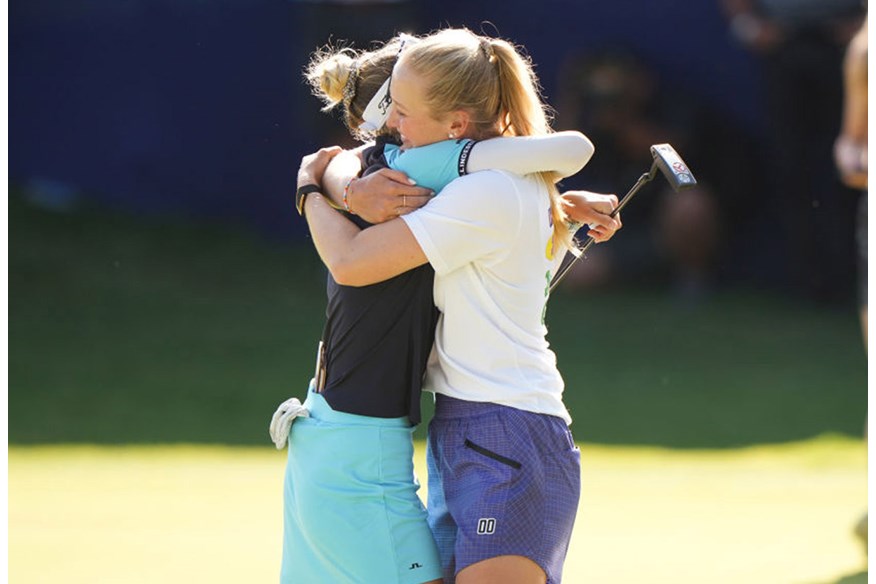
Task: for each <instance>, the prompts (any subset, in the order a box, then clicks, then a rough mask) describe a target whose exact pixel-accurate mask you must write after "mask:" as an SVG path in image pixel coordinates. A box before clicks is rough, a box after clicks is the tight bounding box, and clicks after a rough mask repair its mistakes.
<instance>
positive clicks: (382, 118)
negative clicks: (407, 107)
mask: <svg viewBox="0 0 876 584" xmlns="http://www.w3.org/2000/svg"><path fill="white" fill-rule="evenodd" d="M390 79H391V77H387V78H386V81H384V82H383V85H381V86H380V89H378V90H377V93H375V94H374V97H372V98H371V101H369V102H368V107H366V108H365V112H364V113H363V114H362V120H363V121H362V123H361V124H359V130H361V131H363V132H376V131H377V130H379V129H380V128H382V127H383V125H384V124H385V123H386V120H387V118H389V108H390V106H391V105H392V98H391V97H390V96H389V80H390Z"/></svg>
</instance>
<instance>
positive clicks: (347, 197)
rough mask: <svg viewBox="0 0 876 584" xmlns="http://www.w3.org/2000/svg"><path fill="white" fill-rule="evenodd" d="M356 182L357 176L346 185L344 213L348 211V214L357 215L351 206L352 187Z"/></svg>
mask: <svg viewBox="0 0 876 584" xmlns="http://www.w3.org/2000/svg"><path fill="white" fill-rule="evenodd" d="M354 180H356V177H355V176H354V177H353V178H351V179H350V180H348V181H347V184H346V185H344V199H343V203H344V211H346V212H347V213H350V214H352V215H355V213H353V208H352V207H351V206H350V185H352V184H353V181H354Z"/></svg>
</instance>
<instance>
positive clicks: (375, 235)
mask: <svg viewBox="0 0 876 584" xmlns="http://www.w3.org/2000/svg"><path fill="white" fill-rule="evenodd" d="M341 152H342V151H341V149H340V148H337V147H334V148H323V149H322V150H320V151H319V152H316V153H314V154H310V155H308V156H305V157H304V158H303V159H302V161H301V167H300V169H299V170H298V186H299V187H301V186H304V185H306V184H316V185H319V184H320V182H322V181H323V179H324V175H325V174H326V167H327V166H328V165H329V162H330V161H331V160H332V159H333V158H336V157H337V156H338V155H339V154H340V153H341ZM325 178H326V179H328V180H333V179H330V178H329V177H327V176H325ZM304 215H305V217H306V219H307V224H308V226H309V227H310V234H311V236H312V237H313V243H314V245H315V246H316V250H317V252H318V253H319V256H320V258H322V261H323V263H325V265H326V267H327V268H328V269H329V272H331V274H332V277H333V278H334V279H335V281H336V282H337V283H338V284H341V285H345V286H365V285H367V284H373V283H375V282H382V281H383V280H387V279H389V278H391V277H393V276H397V275H398V274H401V273H402V272H406V271H408V270H410V269H413V268H416V267H417V266H421V265H423V264H425V263H426V262H427V259H426V256H425V254H424V253H423V251H422V249H420V246H419V244H418V243H417V240H416V239H415V238H414V236H413V234H412V233H411V231H410V229H408V227H407V225H406V224H405V222H404V221H402V220H400V219H395V220H392V221H389V222H386V223H383V224H381V225H375V226H374V227H370V228H368V229H364V230H360V229H359V228H358V227H357V226H356V225H355V224H354V223H352V222H351V221H349V220H348V219H347V218H346V217H344V216H343V215H342V214H340V213H338V212H336V211H335V210H334V209H333V208H332V206H331V205H330V204H329V202H328V200H327V199H326V197H324V196H323V195H322V194H321V193H312V194H310V195H308V197H307V199H306V200H305V204H304Z"/></svg>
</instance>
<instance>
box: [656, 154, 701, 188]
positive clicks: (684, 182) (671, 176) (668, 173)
mask: <svg viewBox="0 0 876 584" xmlns="http://www.w3.org/2000/svg"><path fill="white" fill-rule="evenodd" d="M651 156H653V157H654V164H656V165H657V168H659V169H660V172H662V173H663V176H665V177H666V180H668V181H669V184H670V185H672V189H673V190H674V191H676V192H677V191H680V190H682V189H687V188H690V187H692V186H694V185H696V184H697V179H695V178H694V175H693V173H692V172H691V171H690V169H689V168H688V167H687V165H686V164H685V163H684V160H682V159H681V156H679V155H678V152H676V151H675V148H673V147H672V146H670V145H669V144H654V145H653V146H651Z"/></svg>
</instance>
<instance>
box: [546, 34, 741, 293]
mask: <svg viewBox="0 0 876 584" xmlns="http://www.w3.org/2000/svg"><path fill="white" fill-rule="evenodd" d="M560 79H561V80H562V82H561V83H560V86H559V88H558V99H557V110H558V112H559V113H558V116H559V117H558V120H557V124H556V126H557V127H558V128H582V129H584V131H585V132H586V133H587V134H588V135H589V136H590V138H591V139H592V140H593V142H594V144H596V155H595V158H594V161H593V162H592V163H591V164H589V165H588V166H587V167H586V168H585V169H584V171H582V173H580V175H579V176H578V177H577V178H575V179H573V180H569V181H566V182H567V183H568V184H569V185H572V184H574V185H575V186H576V187H581V188H592V189H594V190H597V191H598V190H600V189H603V190H605V189H608V190H612V189H614V190H617V191H618V193H617V194H618V196H619V197H620V196H622V195H623V192H624V191H623V189H624V188H629V187H631V186H632V185H633V184H634V183H635V181H636V179H637V178H638V177H639V176H640V175H641V174H642V173H643V172H645V171H647V170H648V169H649V168H650V165H651V155H650V146H651V145H652V144H658V143H662V142H670V143H671V144H672V145H673V146H675V148H676V149H677V150H678V151H679V153H681V154H682V156H683V157H684V159H685V161H686V162H687V163H688V164H689V165H690V167H691V168H692V169H693V170H694V174H695V175H696V176H697V178H698V180H699V182H700V186H698V187H697V188H695V189H692V190H689V191H685V192H683V193H673V192H672V190H671V189H669V188H666V189H664V190H662V192H660V194H659V195H655V194H654V193H653V192H652V193H643V194H642V195H637V198H636V200H635V202H634V203H633V204H631V205H630V206H628V207H627V208H626V209H625V210H624V212H623V217H624V222H625V224H627V225H629V226H633V227H632V229H628V230H625V232H624V236H623V237H619V238H617V240H616V241H613V242H612V245H611V246H605V247H597V248H593V251H592V252H588V259H587V261H586V262H578V264H577V265H576V267H575V269H574V270H573V272H572V273H571V274H570V276H569V278H568V280H569V282H568V283H567V284H566V286H567V287H568V288H576V287H577V288H585V287H590V286H598V285H605V284H609V283H631V282H635V283H639V284H642V283H645V284H655V283H657V284H660V283H668V284H669V286H670V287H671V288H672V290H673V291H674V293H675V294H676V296H677V298H678V299H679V300H680V301H681V302H683V303H687V302H696V301H697V300H699V299H701V298H702V297H703V296H704V295H705V294H706V293H707V291H708V290H709V289H710V288H712V287H713V286H715V285H716V284H717V283H718V281H719V280H727V279H731V278H733V276H734V274H735V272H738V270H734V267H733V265H732V261H733V260H732V257H731V256H729V255H728V254H727V251H728V250H727V249H726V243H727V242H726V241H725V239H724V235H723V234H724V232H725V229H744V226H745V222H746V221H747V218H749V217H750V216H751V213H750V212H747V211H746V210H747V209H750V208H751V207H752V206H753V205H756V199H757V191H756V190H755V189H754V188H752V185H753V184H756V182H757V181H756V178H755V176H756V174H757V171H756V168H757V163H756V160H755V159H754V155H753V153H754V152H755V148H754V147H752V146H751V145H750V140H751V139H750V138H749V137H747V136H746V135H745V134H744V133H743V132H741V131H739V130H738V129H735V128H733V126H732V125H730V124H728V123H726V122H724V121H723V118H722V117H721V116H720V115H716V114H715V112H714V111H711V110H710V108H709V107H708V106H706V105H704V104H703V103H702V102H698V101H697V100H695V99H692V98H691V97H689V96H688V95H687V94H686V93H685V92H683V91H680V90H679V91H672V90H669V89H666V88H665V87H663V86H661V84H660V82H659V80H658V75H657V74H656V73H655V72H654V71H653V70H652V69H651V68H649V67H648V66H647V65H646V63H645V62H644V60H642V59H640V58H639V57H638V56H636V55H635V54H633V53H632V52H630V51H625V50H621V49H617V50H607V51H598V52H587V53H583V54H576V55H572V56H571V57H570V58H569V59H567V61H566V62H565V64H564V67H563V69H562V72H561V75H560ZM657 184H659V183H655V185H657ZM664 186H665V185H664ZM649 188H650V189H654V188H655V187H654V186H652V187H649Z"/></svg>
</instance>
